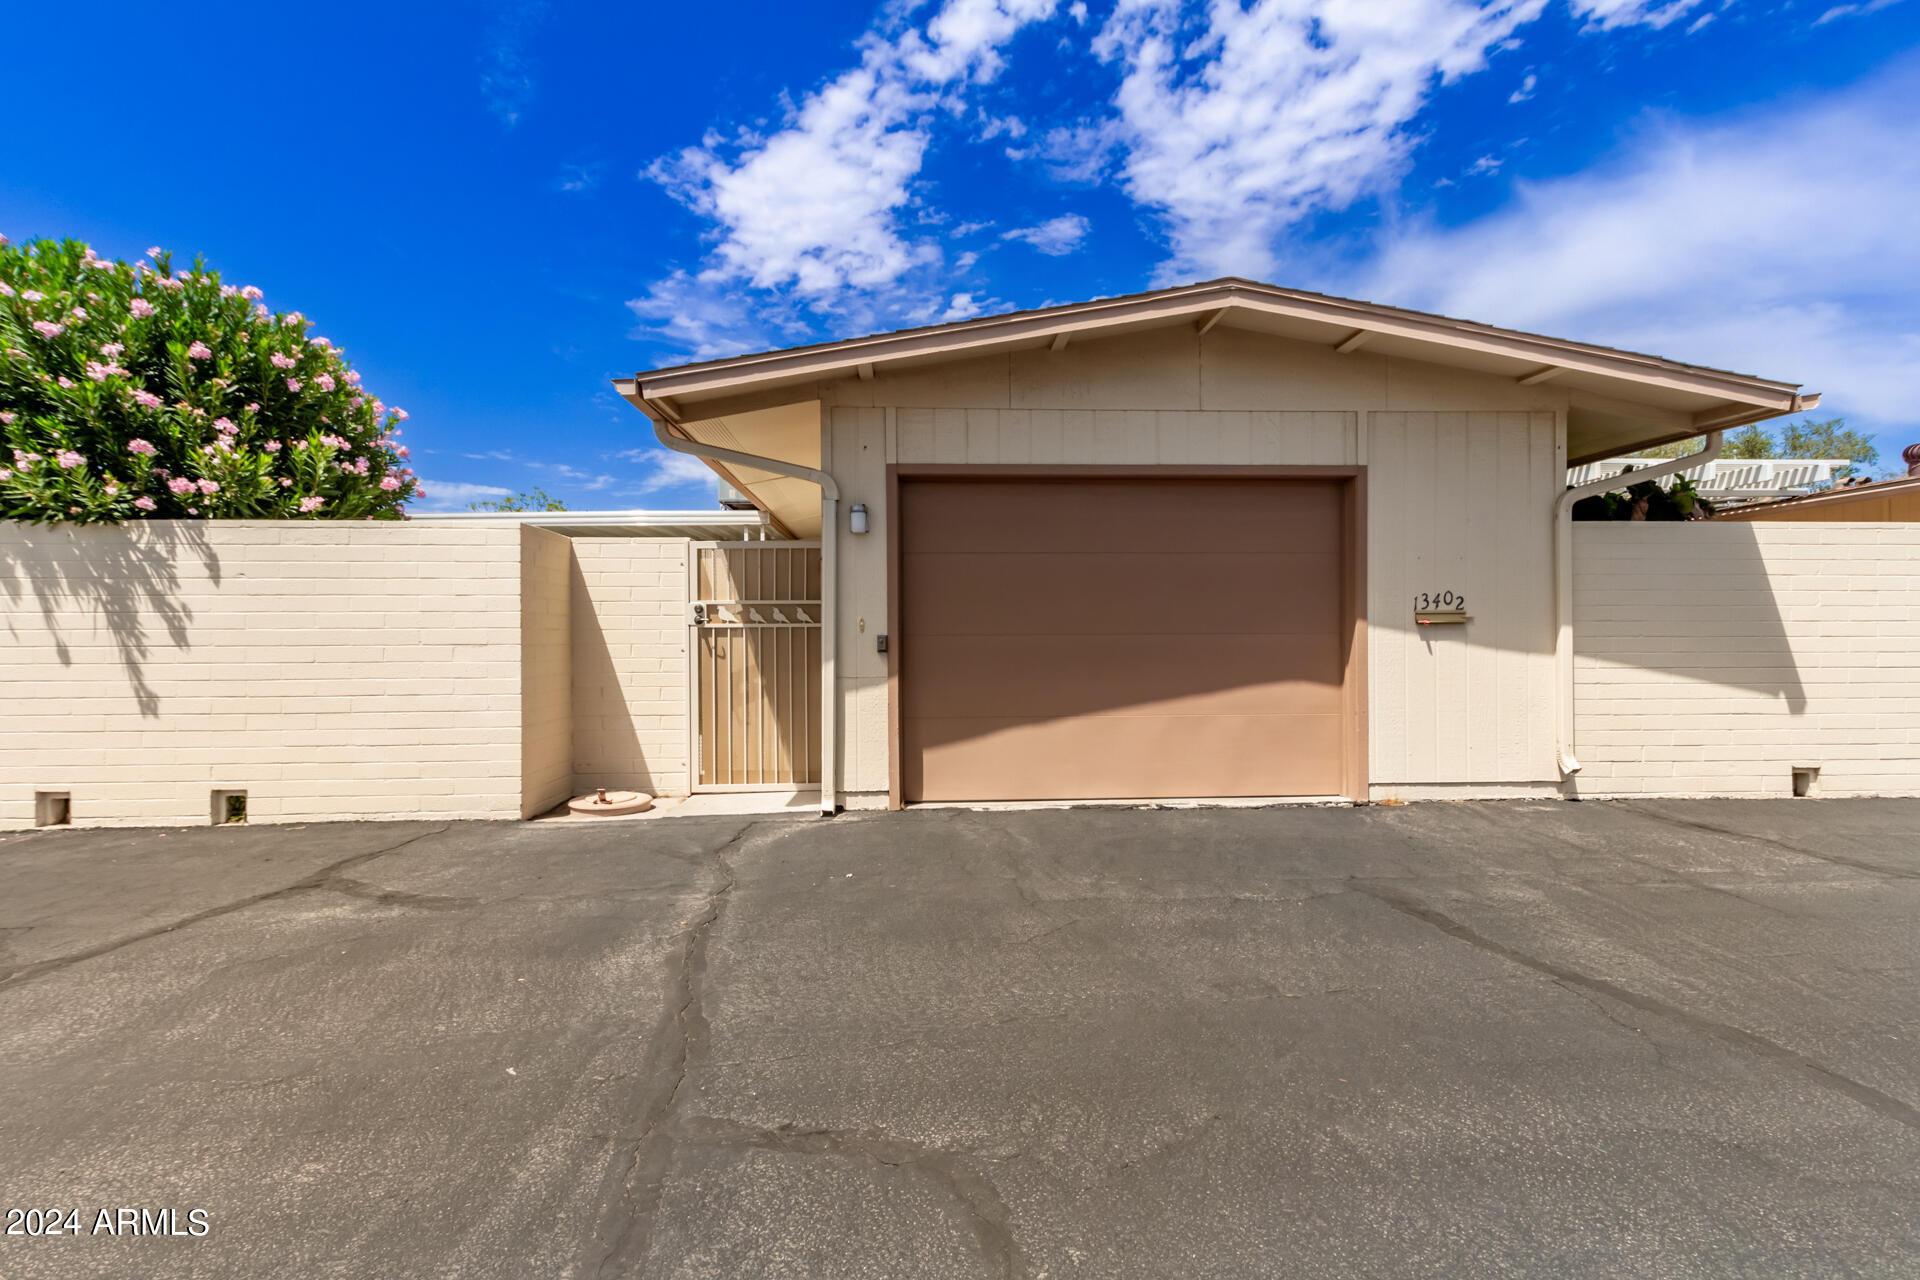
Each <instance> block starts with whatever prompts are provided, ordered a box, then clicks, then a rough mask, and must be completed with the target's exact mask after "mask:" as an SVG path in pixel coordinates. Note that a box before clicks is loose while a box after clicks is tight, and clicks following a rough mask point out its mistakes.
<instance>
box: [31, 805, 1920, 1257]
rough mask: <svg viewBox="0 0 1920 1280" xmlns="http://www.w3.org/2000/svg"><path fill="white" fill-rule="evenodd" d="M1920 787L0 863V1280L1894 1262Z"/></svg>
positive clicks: (410, 838) (1907, 1211)
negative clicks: (39, 1213)
mask: <svg viewBox="0 0 1920 1280" xmlns="http://www.w3.org/2000/svg"><path fill="white" fill-rule="evenodd" d="M1916 828H1920V802H1914V801H1807V800H1801V801H1777V802H1746V801H1717V802H1689V803H1682V802H1642V803H1632V804H1602V803H1586V804H1534V803H1515V804H1454V805H1414V806H1407V807H1404V808H1370V809H1312V808H1287V809H1268V810H1246V809H1224V810H1119V809H1092V810H1079V811H1038V812H969V811H959V810H925V811H913V812H908V813H904V814H873V815H846V816H842V817H840V818H837V819H834V820H832V821H830V822H822V821H818V820H809V819H784V818H783V819H768V820H763V821H757V822H754V821H747V820H743V819H698V820H696V819H687V820H676V821H661V822H648V823H617V822H616V823H608V824H606V825H604V826H585V825H581V824H572V823H567V824H534V825H531V826H528V825H487V824H456V825H453V826H441V825H428V824H342V825H332V826H312V827H305V828H289V827H262V828H255V829H250V830H248V829H242V830H205V829H193V830H169V831H74V832H46V833H32V834H25V835H21V834H14V835H9V836H7V837H5V838H4V839H0V1208H14V1207H18V1208H22V1209H26V1208H35V1207H38V1208H56V1207H57V1208H61V1209H63V1210H66V1209H77V1210H79V1211H80V1213H81V1217H82V1219H83V1220H84V1221H85V1222H86V1223H87V1224H88V1225H91V1223H92V1221H93V1214H94V1213H95V1211H96V1210H98V1209H100V1208H113V1209H118V1208H122V1207H135V1208H146V1209H158V1208H168V1207H171V1208H175V1209H177V1210H179V1211H180V1213H181V1216H182V1220H183V1221H184V1218H185V1213H186V1211H188V1210H191V1209H202V1210H205V1211H206V1213H207V1216H208V1218H209V1220H210V1222H211V1228H212V1229H211V1232H210V1234H208V1235H207V1236H206V1237H205V1238H198V1239H196V1238H187V1237H182V1238H172V1237H160V1238H131V1237H127V1236H117V1237H116V1236H107V1235H90V1234H83V1235H81V1236H79V1237H77V1238H76V1237H65V1236H63V1237H56V1238H46V1237H41V1238H30V1237H22V1236H7V1235H0V1276H4V1277H7V1280H16V1278H23V1277H37V1276H62V1277H64V1276H88V1275H102V1276H105V1275H124V1274H133V1273H137V1274H142V1275H151V1276H210V1277H226V1276H242V1275H256V1274H273V1275H276V1276H309V1275H313V1276H318V1275H353V1276H418V1275H429V1274H430V1275H445V1276H481V1277H493V1276H498V1277H510V1276H543V1277H546V1276H579V1277H600V1276H648V1277H681V1278H692V1277H747V1276H807V1277H811V1276H846V1277H869V1276H870V1277H946V1276H952V1277H1023V1278H1030V1280H1037V1278H1039V1277H1052V1278H1056V1280H1057V1278H1060V1277H1068V1276H1089V1277H1093V1276H1099V1277H1108V1276H1118V1277H1132V1276H1141V1277H1145V1276H1169V1277H1171V1276H1178V1277H1213V1276H1220V1277H1227V1276H1232V1277H1245V1276H1263V1275H1285V1276H1289V1277H1293V1276H1342V1277H1345V1276H1396V1277H1397V1276H1409V1275H1471V1276H1542V1277H1545V1276H1554V1277H1562V1276H1567V1275H1626V1276H1661V1277H1668V1276H1769V1277H1771V1276H1913V1275H1916V1274H1920V984H1916V981H1915V980H1916V977H1920V840H1916V839H1915V834H1914V833H1915V831H1916Z"/></svg>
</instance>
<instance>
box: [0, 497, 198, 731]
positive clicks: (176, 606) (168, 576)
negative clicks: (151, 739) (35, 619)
mask: <svg viewBox="0 0 1920 1280" xmlns="http://www.w3.org/2000/svg"><path fill="white" fill-rule="evenodd" d="M189 555H192V556H197V557H198V558H199V560H200V565H201V570H202V572H203V573H204V575H205V577H206V579H207V580H208V581H209V582H211V583H212V584H213V585H215V586H218V585H219V583H220V557H219V556H218V555H217V554H216V553H215V551H214V549H213V547H212V546H211V545H210V544H209V543H208V541H207V535H206V526H205V524H204V523H202V522H201V521H197V520H152V521H136V522H133V523H130V524H127V525H123V526H119V527H108V526H83V527H76V526H62V525H34V524H19V523H15V522H10V521H9V522H0V592H4V593H5V595H6V599H7V619H6V626H7V637H8V639H9V640H10V641H11V642H12V643H13V644H14V645H15V646H16V647H19V646H22V645H27V644H33V643H35V642H36V641H35V638H34V637H31V636H23V635H22V634H21V625H20V615H21V612H22V609H23V608H24V607H26V605H27V601H28V597H29V596H31V597H32V605H33V607H36V608H38V609H39V611H40V617H41V621H42V624H43V626H44V629H45V632H46V635H47V636H48V637H49V638H50V639H51V641H52V645H53V650H54V653H55V654H56V655H58V657H59V659H60V663H61V665H62V666H66V667H71V666H72V665H73V661H74V658H73V647H72V644H71V643H70V642H69V638H68V636H67V634H66V628H69V627H72V626H74V625H75V624H76V622H77V620H79V619H82V618H84V619H86V620H87V621H88V622H89V623H90V624H91V625H92V626H93V627H94V628H95V629H96V631H101V630H103V631H105V632H106V634H107V635H109V636H111V637H112V640H113V645H114V649H115V651H116V653H117V654H118V656H119V659H120V664H121V666H123V667H125V668H126V672H127V681H128V683H129V684H130V685H131V686H132V688H133V694H134V698H135V700H136V701H137V702H138V703H139V706H140V714H141V715H143V716H149V717H153V716H158V715H159V714H160V698H159V695H158V694H156V693H155V692H154V690H153V686H152V685H151V684H149V683H148V682H147V678H146V673H145V670H144V669H143V666H142V664H143V663H145V662H146V660H147V659H148V658H149V657H150V656H151V654H152V652H153V646H154V644H155V642H156V641H155V638H154V636H153V634H152V632H151V631H150V629H149V619H154V620H157V621H158V623H159V626H160V627H161V628H163V629H164V630H165V631H166V634H167V640H168V641H169V642H170V643H171V644H172V645H173V647H174V648H176V649H186V648H189V647H191V645H190V639H189V636H188V630H187V628H188V625H189V624H190V623H191V622H192V621H193V611H192V610H191V609H190V608H188V607H187V606H186V604H185V603H183V601H182V598H181V591H180V565H181V563H182V561H183V560H184V559H185V558H186V557H187V556H189Z"/></svg>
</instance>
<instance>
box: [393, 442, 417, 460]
mask: <svg viewBox="0 0 1920 1280" xmlns="http://www.w3.org/2000/svg"><path fill="white" fill-rule="evenodd" d="M394 452H395V453H397V454H399V455H400V456H401V457H403V458H411V457H412V456H413V450H411V449H409V448H407V446H405V445H401V446H400V447H399V448H398V449H395V450H394Z"/></svg>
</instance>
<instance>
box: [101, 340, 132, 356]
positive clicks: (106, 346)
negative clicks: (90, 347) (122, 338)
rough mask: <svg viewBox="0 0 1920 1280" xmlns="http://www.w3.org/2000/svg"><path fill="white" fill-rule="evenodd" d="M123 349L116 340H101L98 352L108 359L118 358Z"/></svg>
mask: <svg viewBox="0 0 1920 1280" xmlns="http://www.w3.org/2000/svg"><path fill="white" fill-rule="evenodd" d="M125 350H126V348H125V347H123V346H121V345H120V344H119V343H117V342H103V343H101V344H100V354H101V355H103V356H105V357H106V358H107V359H109V360H118V359H119V358H120V353H121V352H122V351H125Z"/></svg>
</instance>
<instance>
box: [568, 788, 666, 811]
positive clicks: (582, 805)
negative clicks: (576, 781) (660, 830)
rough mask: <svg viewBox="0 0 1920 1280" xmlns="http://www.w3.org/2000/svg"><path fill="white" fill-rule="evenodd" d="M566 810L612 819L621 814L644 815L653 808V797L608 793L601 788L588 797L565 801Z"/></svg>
mask: <svg viewBox="0 0 1920 1280" xmlns="http://www.w3.org/2000/svg"><path fill="white" fill-rule="evenodd" d="M567 808H568V809H569V810H570V811H572V812H574V813H584V814H588V815H591V816H593V817H598V818H613V817H618V816H619V815H620V814H623V813H645V812H646V811H647V810H648V809H651V808H653V797H652V796H650V795H648V794H646V793H645V792H643V791H608V790H606V789H605V788H602V789H601V790H599V791H597V792H595V793H594V794H592V795H590V796H575V797H574V798H573V799H571V800H569V801H567Z"/></svg>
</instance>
